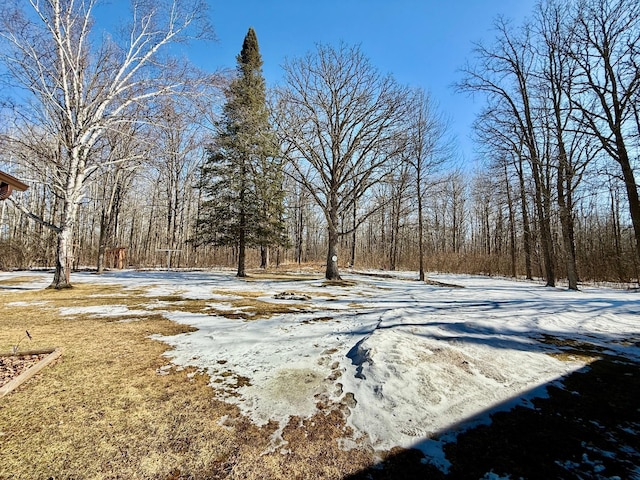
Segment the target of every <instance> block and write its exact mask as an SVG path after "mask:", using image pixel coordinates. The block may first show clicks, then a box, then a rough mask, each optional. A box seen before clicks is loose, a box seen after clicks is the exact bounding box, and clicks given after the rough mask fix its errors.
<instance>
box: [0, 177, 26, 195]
mask: <svg viewBox="0 0 640 480" xmlns="http://www.w3.org/2000/svg"><path fill="white" fill-rule="evenodd" d="M27 188H29V186H28V185H27V184H25V183H22V182H21V181H20V180H18V179H17V178H16V177H12V176H11V175H9V174H8V173H4V172H3V171H2V170H0V200H5V199H6V198H8V197H9V195H11V192H13V190H14V189H15V190H18V191H20V192H24V191H25V190H26V189H27Z"/></svg>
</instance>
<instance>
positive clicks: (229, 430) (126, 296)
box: [0, 277, 371, 479]
mask: <svg viewBox="0 0 640 480" xmlns="http://www.w3.org/2000/svg"><path fill="white" fill-rule="evenodd" d="M23 278H24V277H23ZM14 283H15V282H14ZM157 299H159V298H157ZM157 299H156V300H157ZM43 300H46V303H43ZM153 300H154V298H150V297H149V296H147V295H145V292H144V291H142V290H138V291H135V290H123V289H121V288H120V287H117V286H109V285H107V286H101V285H100V286H97V285H80V286H77V287H76V288H74V289H71V290H62V291H56V290H38V291H19V292H14V291H0V351H6V350H9V349H10V347H11V345H13V344H14V343H15V342H16V340H17V339H18V338H20V337H21V336H22V335H23V334H24V330H25V329H29V331H30V333H31V335H32V337H33V340H32V341H31V342H30V343H29V345H28V348H30V349H31V348H34V349H35V348H41V347H50V346H57V347H62V348H63V349H64V354H63V356H62V358H61V360H59V361H58V362H57V363H56V364H54V365H52V366H49V367H47V368H46V369H45V370H44V371H43V372H42V373H41V374H39V375H37V376H36V377H34V378H33V379H31V380H30V381H29V382H27V383H26V384H25V385H23V386H21V387H20V388H19V389H18V390H16V391H14V392H13V393H11V394H10V395H8V396H7V397H4V398H3V399H2V400H0V445H1V446H2V447H1V448H0V478H1V479H38V478H43V479H44V478H50V477H54V478H56V479H61V478H76V479H78V478H82V479H116V478H127V479H134V478H153V479H169V478H173V479H178V478H233V479H241V478H242V479H245V478H246V479H258V478H274V479H276V478H287V479H288V478H301V479H302V478H304V479H325V478H336V479H338V478H342V477H343V476H345V475H346V474H349V473H353V472H355V471H357V470H358V469H359V468H361V467H364V466H366V465H367V463H369V462H370V461H371V455H370V453H369V452H364V451H351V452H345V451H343V450H341V449H340V448H339V445H338V443H337V439H338V438H340V437H341V436H343V435H344V433H345V432H344V420H343V416H342V415H341V414H340V413H339V412H337V411H332V410H330V409H328V410H327V412H326V413H324V412H323V413H319V414H318V415H316V417H314V419H312V420H309V421H306V422H299V421H298V420H292V422H291V423H290V424H289V426H287V428H286V429H285V435H284V438H285V440H287V441H288V442H289V443H288V444H287V445H285V447H284V448H285V449H284V450H282V451H281V450H278V451H275V452H269V442H270V435H271V434H272V433H273V431H274V429H275V428H276V425H272V424H270V425H267V426H265V427H262V428H258V427H256V426H255V425H253V424H251V423H250V422H249V421H248V420H247V419H246V418H244V417H242V416H241V415H239V413H238V411H237V409H236V408H235V407H233V406H230V405H228V404H225V403H223V402H220V401H217V400H216V399H215V398H214V391H213V390H212V388H211V387H210V386H209V377H208V376H207V375H205V374H201V373H196V374H195V375H194V373H195V372H193V371H189V370H182V371H177V370H176V369H175V368H169V369H167V368H166V365H167V360H166V359H165V358H164V357H163V356H162V353H163V352H164V351H165V350H167V346H166V345H165V344H163V343H161V342H158V341H154V340H151V339H150V338H149V336H150V335H152V334H162V335H172V334H177V333H180V332H185V331H188V330H189V328H188V327H185V326H181V325H177V324H175V323H173V322H170V321H168V320H167V319H165V318H164V317H162V316H161V315H160V314H158V313H157V312H156V313H154V312H153V311H152V310H151V311H150V313H149V315H148V316H143V317H135V319H136V321H132V322H118V321H116V320H121V319H126V318H127V317H126V316H124V317H122V318H99V317H92V316H89V315H76V316H74V317H63V316H61V315H60V313H59V307H63V306H92V305H121V304H122V305H127V306H129V307H130V308H143V307H144V305H147V304H149V303H150V302H152V301H153ZM167 300H168V299H166V298H165V301H167ZM171 300H172V301H175V302H174V305H173V306H172V308H176V309H181V308H184V309H185V310H190V309H197V308H203V307H202V305H199V304H197V302H198V301H191V300H183V299H181V298H172V299H171ZM11 302H26V303H27V304H28V306H16V305H14V306H7V304H10V303H11ZM244 302H245V306H250V307H255V308H256V309H261V311H264V310H265V309H266V307H265V306H264V305H261V303H265V302H260V304H258V303H253V302H256V301H255V299H251V298H247V299H244ZM274 305H275V306H274V307H273V310H271V312H274V311H275V310H276V309H279V308H284V307H286V308H289V309H290V308H292V305H290V304H287V305H284V306H281V305H278V304H274ZM265 313H266V312H265ZM132 318H133V317H132ZM253 318H256V317H255V316H254V317H253ZM25 348H26V347H25ZM161 367H165V368H164V369H163V372H167V373H166V374H164V375H160V374H159V371H160V370H159V369H160V368H161ZM221 419H225V420H224V422H222V421H221ZM265 452H266V453H265Z"/></svg>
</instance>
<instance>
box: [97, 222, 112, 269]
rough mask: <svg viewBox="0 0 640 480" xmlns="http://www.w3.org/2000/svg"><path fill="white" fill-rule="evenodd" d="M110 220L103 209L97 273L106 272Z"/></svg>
mask: <svg viewBox="0 0 640 480" xmlns="http://www.w3.org/2000/svg"><path fill="white" fill-rule="evenodd" d="M108 223H109V221H108V220H107V218H106V214H105V212H104V210H103V211H102V216H101V218H100V235H99V240H98V265H97V269H96V273H98V274H102V273H104V258H105V251H106V249H107V225H108Z"/></svg>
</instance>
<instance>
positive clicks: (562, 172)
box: [557, 132, 578, 290]
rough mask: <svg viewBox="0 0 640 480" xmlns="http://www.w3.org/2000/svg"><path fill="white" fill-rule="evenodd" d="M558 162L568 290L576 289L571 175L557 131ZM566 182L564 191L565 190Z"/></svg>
mask: <svg viewBox="0 0 640 480" xmlns="http://www.w3.org/2000/svg"><path fill="white" fill-rule="evenodd" d="M558 137H559V138H558V147H559V149H560V152H559V163H558V178H557V181H558V207H559V210H560V224H561V225H562V242H563V244H564V249H565V255H566V256H567V265H566V267H567V280H568V282H569V290H578V271H577V267H576V255H575V246H574V243H573V214H572V212H571V210H570V208H569V207H570V205H571V201H570V199H569V198H567V197H570V195H571V176H570V173H569V172H568V169H567V152H566V150H565V148H564V141H563V140H562V138H561V133H560V132H558ZM565 183H566V191H565Z"/></svg>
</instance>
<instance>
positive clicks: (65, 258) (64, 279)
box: [48, 224, 73, 290]
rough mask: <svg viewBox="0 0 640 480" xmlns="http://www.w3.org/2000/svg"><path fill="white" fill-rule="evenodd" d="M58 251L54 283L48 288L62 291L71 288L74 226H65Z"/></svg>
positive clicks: (61, 232) (59, 234) (59, 233)
mask: <svg viewBox="0 0 640 480" xmlns="http://www.w3.org/2000/svg"><path fill="white" fill-rule="evenodd" d="M57 237H58V248H57V249H56V269H55V273H54V275H53V282H51V285H49V287H48V288H55V289H56V290H61V289H63V288H71V281H70V276H71V265H72V264H73V224H65V225H64V226H63V227H62V229H61V230H60V231H59V232H58V235H57Z"/></svg>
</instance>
